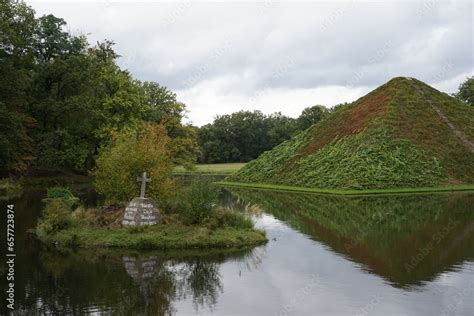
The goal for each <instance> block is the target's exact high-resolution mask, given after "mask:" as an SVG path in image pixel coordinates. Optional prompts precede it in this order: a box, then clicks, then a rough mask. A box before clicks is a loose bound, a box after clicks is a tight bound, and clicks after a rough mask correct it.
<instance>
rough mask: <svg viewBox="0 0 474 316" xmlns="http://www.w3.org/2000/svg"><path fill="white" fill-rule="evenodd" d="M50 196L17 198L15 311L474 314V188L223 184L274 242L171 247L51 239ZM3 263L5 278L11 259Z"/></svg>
mask: <svg viewBox="0 0 474 316" xmlns="http://www.w3.org/2000/svg"><path fill="white" fill-rule="evenodd" d="M42 197H43V193H42V192H41V191H37V192H35V191H27V192H26V193H25V194H24V196H23V197H21V198H20V199H15V200H13V201H8V203H13V204H14V205H15V208H16V238H17V240H16V252H17V257H16V281H15V286H16V287H15V289H16V307H17V310H16V311H15V314H19V315H44V314H53V315H68V314H71V315H82V314H96V315H102V314H103V315H162V314H164V315H169V314H176V315H195V314H199V315H208V314H213V315H474V303H473V302H474V209H473V205H474V194H472V193H471V194H466V193H464V194H461V193H455V194H436V195H405V196H379V197H357V198H342V197H328V196H318V195H310V194H300V193H282V192H270V191H257V190H241V189H239V190H232V192H230V191H223V193H222V199H221V200H222V201H221V203H222V204H223V205H224V206H226V207H231V208H233V209H235V210H236V211H239V212H248V213H249V214H251V215H252V216H253V217H254V219H255V221H256V223H257V225H258V226H259V227H261V228H263V229H265V230H266V232H267V236H268V239H269V242H268V243H267V244H266V245H264V246H260V247H257V248H254V249H241V250H226V251H191V252H190V251H180V252H171V253H170V252H167V253H165V252H130V251H117V250H115V251H110V250H109V251H106V250H103V251H84V250H82V251H70V252H68V253H59V252H55V251H50V250H49V251H48V250H46V249H41V247H40V245H38V244H36V243H35V242H34V241H33V240H31V238H29V237H28V234H27V233H26V231H27V230H28V229H30V228H34V227H35V225H36V221H37V218H38V216H39V215H40V211H41V208H42V205H41V198H42ZM83 197H84V199H85V200H88V201H89V202H90V198H88V197H87V195H86V194H84V195H83ZM92 203H93V201H92ZM0 204H1V207H2V210H6V204H7V201H2V202H0ZM4 213H5V211H2V219H1V220H2V222H1V224H0V225H1V227H2V230H3V231H5V214H4ZM1 247H2V248H1V249H2V251H3V253H5V245H4V243H2V245H1ZM0 272H1V274H2V277H1V285H2V288H5V286H6V283H5V273H6V266H5V264H4V263H2V265H1V270H0ZM2 296H3V297H2V310H1V311H2V313H5V312H6V310H5V304H4V303H3V302H5V300H4V291H2Z"/></svg>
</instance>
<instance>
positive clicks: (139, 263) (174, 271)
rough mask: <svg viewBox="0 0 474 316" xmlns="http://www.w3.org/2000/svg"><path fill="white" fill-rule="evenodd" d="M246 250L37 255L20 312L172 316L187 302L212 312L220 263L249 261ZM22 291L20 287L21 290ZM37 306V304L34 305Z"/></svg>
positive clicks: (219, 285)
mask: <svg viewBox="0 0 474 316" xmlns="http://www.w3.org/2000/svg"><path fill="white" fill-rule="evenodd" d="M253 257H254V255H253V254H252V252H251V251H250V250H249V249H242V250H235V249H234V250H232V249H228V250H208V251H206V252H202V251H197V250H196V251H189V252H188V251H179V252H176V253H174V252H173V253H168V254H163V253H162V252H158V253H154V252H151V253H141V254H140V253H127V254H123V253H121V252H120V251H115V250H100V251H86V250H81V251H79V252H78V253H73V252H65V253H62V252H57V251H55V252H51V251H42V252H41V254H40V256H39V260H40V261H39V262H38V263H37V264H36V265H37V269H36V270H35V273H34V275H30V276H29V277H28V284H27V285H26V286H25V287H24V289H25V291H28V293H29V295H28V297H29V298H28V299H25V298H23V297H21V295H20V292H21V291H22V290H21V289H20V288H17V291H18V292H17V294H18V298H19V300H18V306H21V313H22V314H28V315H38V314H41V315H43V314H54V315H63V314H87V313H90V312H91V311H92V310H96V311H97V310H98V311H107V313H111V314H114V315H172V314H175V313H176V309H175V307H174V306H173V305H174V304H173V302H174V301H176V300H185V299H187V298H191V299H192V302H193V304H194V308H195V309H196V311H198V310H199V309H201V308H204V309H213V307H214V305H215V304H216V303H217V301H218V298H219V295H220V294H221V293H222V292H223V290H224V288H223V284H222V281H221V275H220V273H219V267H220V264H221V263H223V262H226V261H228V260H235V261H238V262H241V261H242V262H246V261H248V260H253V259H252V258H253ZM22 289H23V288H22ZM37 302H41V306H38V305H37Z"/></svg>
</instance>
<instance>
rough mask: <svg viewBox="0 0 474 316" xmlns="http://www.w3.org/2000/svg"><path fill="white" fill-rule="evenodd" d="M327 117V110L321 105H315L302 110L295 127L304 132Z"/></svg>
mask: <svg viewBox="0 0 474 316" xmlns="http://www.w3.org/2000/svg"><path fill="white" fill-rule="evenodd" d="M328 115H329V110H328V109H327V108H326V107H324V106H322V105H315V106H311V107H308V108H306V109H304V110H303V112H302V113H301V115H300V116H299V117H298V119H297V120H296V121H297V126H298V129H299V130H305V129H307V128H309V127H310V126H312V125H313V124H316V123H318V122H319V121H321V120H323V119H324V118H326V117H327V116H328Z"/></svg>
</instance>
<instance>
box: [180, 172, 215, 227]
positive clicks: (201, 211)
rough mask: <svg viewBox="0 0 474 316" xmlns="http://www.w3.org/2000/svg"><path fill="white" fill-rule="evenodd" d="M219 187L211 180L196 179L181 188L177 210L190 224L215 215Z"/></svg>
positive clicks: (198, 222)
mask: <svg viewBox="0 0 474 316" xmlns="http://www.w3.org/2000/svg"><path fill="white" fill-rule="evenodd" d="M218 197H219V189H218V188H217V187H216V186H215V185H214V184H213V183H212V182H211V181H203V180H194V181H192V182H191V183H190V184H189V185H187V186H185V187H184V188H182V189H181V191H180V192H179V194H178V195H177V198H178V199H179V200H178V201H177V210H178V213H179V214H180V215H181V217H182V218H183V220H184V221H185V222H186V223H188V224H201V223H203V222H204V221H206V220H207V219H209V218H211V216H213V215H214V211H215V208H216V205H217V202H218Z"/></svg>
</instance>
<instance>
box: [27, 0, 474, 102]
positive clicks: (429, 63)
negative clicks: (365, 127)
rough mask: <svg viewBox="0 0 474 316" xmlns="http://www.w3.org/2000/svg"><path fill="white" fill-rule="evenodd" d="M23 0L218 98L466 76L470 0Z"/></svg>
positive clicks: (163, 76) (177, 84) (130, 59)
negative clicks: (205, 88) (259, 0)
mask: <svg viewBox="0 0 474 316" xmlns="http://www.w3.org/2000/svg"><path fill="white" fill-rule="evenodd" d="M30 3H31V4H32V6H33V7H34V8H35V9H37V11H38V13H39V14H45V13H53V14H55V15H58V16H61V17H64V18H65V19H66V20H67V21H68V23H69V27H70V28H71V29H72V30H76V31H78V32H84V33H91V35H90V39H91V41H96V40H101V39H104V38H108V39H113V40H114V41H115V42H116V43H117V46H116V48H117V51H118V52H119V53H120V54H121V55H122V56H124V57H122V58H121V60H120V61H119V63H120V64H121V65H122V66H123V67H126V68H128V69H129V70H130V71H131V72H132V73H133V74H134V76H135V77H137V78H138V79H140V80H154V81H157V82H159V83H160V84H163V85H166V86H168V87H170V88H171V89H175V90H180V91H185V90H187V89H188V90H189V89H192V88H196V87H201V86H202V85H203V83H205V82H211V81H216V82H219V86H215V87H213V88H215V89H219V93H220V94H223V95H225V94H233V95H235V94H240V95H245V96H247V97H251V96H252V95H255V94H256V93H257V92H258V91H261V90H265V89H270V90H271V89H290V90H291V89H317V88H319V87H324V86H344V87H349V88H364V89H365V88H367V87H372V88H374V87H375V86H377V85H379V84H381V83H384V82H385V81H387V80H388V79H390V78H391V77H394V76H400V75H403V76H404V75H406V76H413V77H417V78H419V79H421V80H424V81H428V83H431V84H435V83H436V82H448V81H450V80H453V78H458V77H459V76H460V75H461V74H466V73H472V72H473V29H472V23H473V16H472V6H473V4H472V3H471V2H470V1H443V2H438V1H434V0H427V1H417V2H410V1H394V2H358V1H348V2H321V1H318V2H298V3H292V2H273V1H267V2H264V3H259V4H256V3H248V2H245V3H242V2H241V3H216V2H212V3H203V2H191V1H185V2H180V3H169V2H166V3H155V2H152V3H150V2H138V3H137V2H114V1H101V2H98V3H78V2H70V3H67V2H62V3H59V2H33V1H31V2H30ZM226 82H227V84H226ZM206 86H207V85H206ZM454 88H455V87H454V86H453V85H452V86H451V87H450V89H451V90H453V89H454ZM447 92H453V91H447ZM308 102H310V101H308ZM191 106H192V105H191Z"/></svg>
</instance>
